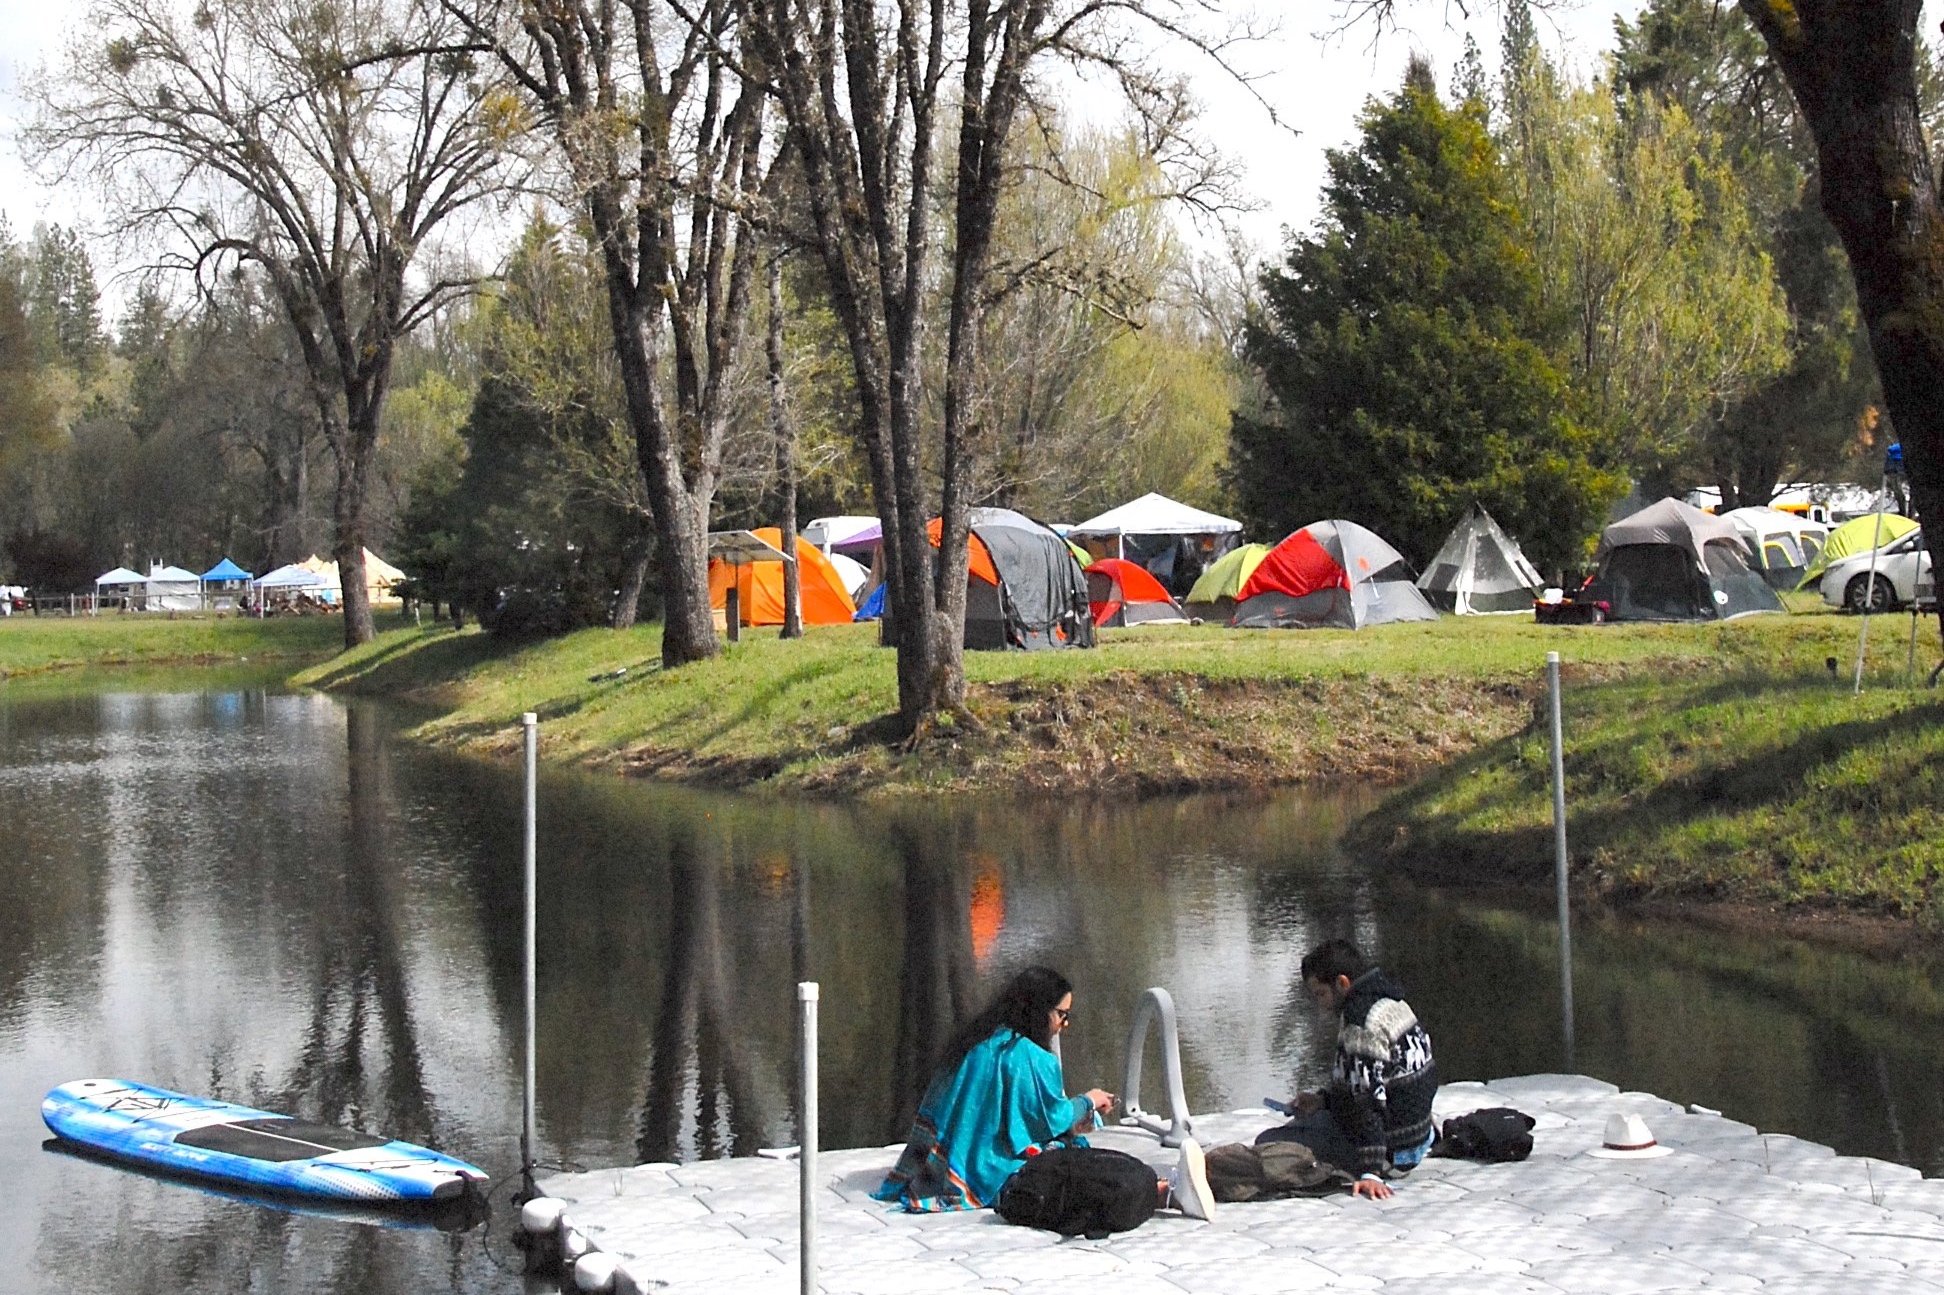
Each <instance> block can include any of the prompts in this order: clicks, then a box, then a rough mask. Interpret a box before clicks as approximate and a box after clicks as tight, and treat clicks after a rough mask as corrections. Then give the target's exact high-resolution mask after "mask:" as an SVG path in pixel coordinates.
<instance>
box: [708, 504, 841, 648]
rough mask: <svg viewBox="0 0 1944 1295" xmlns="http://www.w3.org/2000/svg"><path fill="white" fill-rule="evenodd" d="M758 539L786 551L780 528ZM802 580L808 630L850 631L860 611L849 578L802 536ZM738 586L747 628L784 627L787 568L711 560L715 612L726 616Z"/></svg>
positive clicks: (763, 531) (761, 530) (761, 532)
mask: <svg viewBox="0 0 1944 1295" xmlns="http://www.w3.org/2000/svg"><path fill="white" fill-rule="evenodd" d="M755 534H756V538H757V539H759V540H761V541H762V542H763V543H765V544H767V545H769V546H770V547H771V548H773V549H779V550H780V549H781V548H782V547H783V533H782V531H780V530H778V529H777V528H776V527H774V526H761V527H758V528H757V529H756V532H755ZM796 555H797V575H798V582H799V584H800V586H801V592H802V597H803V623H804V624H805V625H848V624H850V620H851V617H852V616H853V615H855V614H856V612H857V606H856V604H854V603H852V602H851V599H850V595H849V594H847V593H845V592H844V580H843V577H842V576H840V575H838V574H837V568H835V567H833V566H831V565H830V559H829V558H826V557H825V556H824V555H823V551H822V550H821V549H819V548H818V547H817V546H816V545H814V544H812V543H810V541H808V540H806V539H804V538H803V537H802V536H798V537H797V542H796ZM731 583H734V584H735V586H736V597H737V599H738V601H739V602H740V603H741V605H742V623H743V624H745V625H781V624H782V623H783V564H782V563H781V562H746V563H742V564H740V565H736V566H732V565H730V564H729V563H727V562H724V561H723V560H722V559H721V558H710V559H709V606H710V607H713V608H715V609H716V610H718V611H720V610H722V609H723V608H725V607H727V606H728V604H729V586H730V584H731Z"/></svg>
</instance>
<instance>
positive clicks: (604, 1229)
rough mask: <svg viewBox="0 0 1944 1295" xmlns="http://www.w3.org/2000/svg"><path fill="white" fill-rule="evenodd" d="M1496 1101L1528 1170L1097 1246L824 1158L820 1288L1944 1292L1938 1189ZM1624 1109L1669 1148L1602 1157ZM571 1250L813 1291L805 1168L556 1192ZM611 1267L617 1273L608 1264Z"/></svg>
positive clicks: (1434, 1164)
mask: <svg viewBox="0 0 1944 1295" xmlns="http://www.w3.org/2000/svg"><path fill="white" fill-rule="evenodd" d="M1487 1106H1512V1107H1516V1108H1518V1109H1519V1110H1522V1111H1524V1112H1526V1113H1527V1114H1529V1115H1531V1116H1533V1117H1534V1118H1535V1119H1536V1120H1537V1121H1538V1124H1537V1127H1536V1128H1535V1129H1534V1130H1533V1151H1532V1156H1531V1158H1530V1159H1529V1160H1526V1161H1523V1162H1520V1163H1516V1164H1474V1163H1470V1162H1466V1161H1459V1160H1442V1159H1434V1160H1428V1161H1426V1162H1425V1163H1424V1165H1423V1166H1422V1167H1421V1168H1419V1169H1418V1170H1417V1171H1415V1172H1414V1173H1412V1174H1411V1175H1410V1176H1408V1177H1407V1178H1405V1179H1403V1180H1401V1181H1400V1182H1398V1183H1396V1184H1394V1185H1395V1187H1396V1189H1397V1190H1396V1195H1395V1196H1393V1197H1392V1198H1391V1199H1389V1200H1387V1201H1368V1200H1353V1199H1351V1198H1350V1197H1349V1196H1348V1194H1347V1193H1346V1194H1345V1195H1342V1196H1332V1197H1325V1198H1321V1199H1299V1200H1286V1201H1272V1202H1265V1203H1260V1204H1244V1205H1223V1206H1221V1207H1220V1208H1219V1209H1218V1210H1217V1216H1216V1218H1215V1219H1214V1220H1213V1221H1212V1222H1206V1223H1204V1222H1198V1221H1196V1220H1193V1219H1188V1218H1184V1217H1182V1216H1181V1215H1178V1214H1175V1213H1173V1212H1163V1213H1160V1214H1157V1215H1155V1217H1154V1219H1153V1220H1152V1221H1151V1222H1149V1223H1147V1224H1146V1225H1144V1226H1142V1227H1141V1228H1139V1229H1137V1230H1136V1231H1133V1232H1126V1233H1121V1234H1118V1235H1116V1236H1113V1237H1110V1238H1108V1239H1106V1240H1104V1241H1087V1240H1084V1239H1073V1240H1066V1239H1063V1238H1061V1237H1058V1236H1056V1235H1054V1234H1052V1233H1049V1232H1037V1231H1033V1230H1031V1229H1028V1228H1019V1227H1013V1226H1010V1225H1008V1224H1006V1223H1005V1222H1003V1221H1002V1220H1000V1219H999V1218H998V1217H997V1216H996V1215H994V1214H993V1213H992V1212H991V1211H990V1210H981V1211H978V1212H975V1213H966V1214H942V1215H940V1214H934V1215H913V1214H905V1213H901V1212H898V1211H895V1210H893V1209H891V1208H889V1207H887V1206H885V1205H882V1204H880V1203H878V1202H877V1201H874V1200H872V1199H871V1196H870V1193H871V1192H872V1190H873V1189H875V1188H876V1187H877V1186H878V1184H879V1183H880V1182H881V1181H882V1180H883V1177H884V1173H885V1171H886V1170H887V1169H889V1168H890V1166H891V1163H892V1161H893V1160H894V1159H896V1156H897V1148H895V1147H893V1148H883V1147H872V1148H867V1149H864V1150H858V1151H822V1152H820V1153H819V1155H818V1158H817V1167H818V1170H819V1176H820V1177H821V1178H822V1179H823V1181H824V1183H825V1187H824V1190H823V1194H822V1198H821V1200H820V1201H819V1202H818V1206H817V1208H818V1218H817V1237H818V1241H817V1258H818V1274H817V1284H818V1288H819V1289H820V1290H823V1291H826V1292H829V1293H830V1295H913V1293H914V1292H927V1293H928V1295H929V1293H931V1292H960V1291H963V1292H972V1291H1058V1292H1060V1295H1199V1293H1202V1292H1206V1293H1208V1295H1281V1293H1282V1292H1298V1291H1381V1292H1384V1295H1473V1293H1474V1292H1476V1293H1477V1295H1568V1293H1570V1295H1645V1293H1646V1292H1660V1291H1668V1292H1673V1291H1682V1292H1686V1291H1699V1290H1722V1291H1759V1292H1762V1293H1763V1295H1810V1293H1812V1292H1813V1293H1815V1295H1827V1293H1829V1292H1840V1291H1851V1290H1854V1291H1869V1292H1871V1293H1872V1295H1893V1293H1899V1295H1900V1293H1902V1292H1912V1293H1913V1295H1914V1293H1917V1292H1924V1293H1927V1295H1940V1293H1944V1179H1926V1178H1924V1177H1923V1176H1922V1175H1921V1174H1920V1173H1919V1172H1918V1171H1917V1170H1916V1169H1913V1168H1911V1167H1909V1166H1907V1165H1899V1164H1894V1163H1892V1162H1890V1161H1886V1160H1872V1159H1866V1158H1861V1157H1856V1156H1839V1155H1837V1154H1835V1152H1833V1151H1832V1150H1831V1149H1830V1148H1828V1147H1826V1146H1821V1145H1819V1144H1817V1143H1813V1142H1805V1141H1803V1140H1801V1139H1800V1138H1795V1137H1790V1136H1788V1135H1786V1134H1773V1133H1763V1132H1761V1131H1759V1130H1757V1129H1755V1128H1752V1127H1750V1126H1749V1125H1747V1124H1742V1123H1738V1122H1737V1121H1734V1120H1731V1119H1726V1118H1724V1117H1722V1116H1720V1115H1718V1114H1714V1113H1711V1112H1707V1111H1703V1110H1701V1109H1699V1108H1694V1109H1691V1110H1690V1109H1683V1108H1682V1107H1680V1106H1677V1105H1675V1104H1674V1103H1672V1102H1669V1101H1665V1100H1663V1099H1661V1098H1658V1097H1655V1096H1653V1095H1651V1094H1648V1093H1626V1092H1621V1091H1619V1090H1618V1089H1616V1088H1615V1087H1614V1086H1613V1085H1611V1084H1607V1083H1603V1082H1601V1081H1599V1080H1596V1079H1589V1078H1586V1077H1584V1076H1579V1075H1529V1076H1524V1077H1520V1078H1513V1079H1500V1080H1494V1081H1492V1082H1491V1083H1488V1084H1480V1083H1455V1084H1448V1085H1446V1086H1445V1087H1444V1088H1443V1089H1442V1090H1441V1091H1440V1092H1439V1094H1438V1103H1437V1114H1438V1117H1439V1118H1440V1119H1445V1118H1448V1117H1450V1116H1453V1115H1457V1114H1461V1113H1463V1112H1465V1111H1469V1110H1475V1109H1478V1108H1481V1107H1487ZM1615 1112H1629V1113H1633V1114H1637V1115H1640V1116H1641V1117H1642V1118H1644V1119H1645V1120H1646V1122H1647V1124H1648V1126H1649V1127H1650V1128H1651V1130H1652V1131H1653V1134H1654V1137H1655V1138H1656V1140H1657V1141H1659V1142H1660V1143H1661V1144H1662V1145H1664V1146H1667V1147H1671V1148H1672V1149H1673V1151H1672V1154H1670V1155H1666V1156H1662V1157H1660V1158H1658V1159H1640V1160H1635V1159H1624V1160H1610V1159H1602V1158H1598V1157H1594V1156H1591V1155H1589V1154H1588V1152H1590V1151H1591V1150H1593V1149H1594V1148H1596V1147H1599V1146H1600V1145H1601V1141H1602V1136H1603V1132H1604V1129H1605V1125H1606V1120H1607V1117H1608V1116H1609V1115H1612V1114H1614V1113H1615ZM1277 1122H1278V1119H1277V1117H1276V1116H1274V1115H1273V1114H1271V1113H1270V1112H1268V1111H1265V1110H1260V1109H1258V1110H1251V1111H1236V1112H1232V1113H1229V1114H1220V1115H1208V1116H1196V1117H1195V1120H1194V1125H1195V1133H1196V1137H1197V1139H1198V1140H1199V1141H1200V1142H1201V1143H1202V1145H1203V1146H1214V1145H1216V1144H1218V1143H1222V1142H1246V1141H1250V1140H1253V1138H1254V1137H1255V1135H1256V1134H1257V1133H1258V1132H1259V1131H1261V1130H1262V1129H1264V1128H1267V1127H1269V1126H1271V1125H1273V1124H1275V1123H1277ZM1091 1140H1092V1141H1093V1142H1094V1143H1095V1144H1096V1145H1100V1146H1112V1147H1116V1148H1118V1149H1121V1150H1126V1151H1131V1152H1133V1153H1135V1154H1137V1155H1140V1156H1142V1157H1143V1158H1145V1159H1147V1160H1150V1161H1153V1162H1154V1163H1155V1164H1157V1165H1169V1164H1172V1163H1173V1161H1174V1155H1175V1153H1174V1152H1172V1151H1170V1150H1168V1149H1166V1148H1164V1147H1162V1146H1160V1145H1159V1143H1158V1141H1157V1140H1156V1138H1155V1137H1154V1136H1152V1135H1150V1134H1145V1133H1141V1132H1139V1131H1135V1130H1124V1129H1110V1130H1107V1131H1105V1132H1103V1133H1100V1134H1096V1135H1094V1136H1093V1138H1092V1139H1091ZM540 1185H541V1188H542V1190H543V1191H545V1192H546V1193H547V1194H548V1195H549V1196H552V1197H555V1198H558V1199H560V1200H561V1201H562V1202H564V1205H565V1209H564V1213H563V1216H562V1223H561V1227H562V1229H563V1233H564V1232H566V1231H568V1230H571V1232H572V1233H574V1234H577V1235H575V1236H573V1237H571V1238H570V1239H569V1245H570V1248H575V1249H577V1248H579V1247H580V1246H581V1245H586V1246H589V1247H591V1248H592V1249H594V1250H596V1251H599V1252H602V1253H603V1254H605V1255H607V1256H610V1257H611V1258H612V1260H613V1261H614V1267H615V1268H616V1269H617V1272H618V1281H617V1282H616V1286H617V1288H618V1289H620V1290H622V1291H628V1290H640V1291H656V1292H667V1295H702V1293H703V1292H709V1293H710V1295H718V1293H720V1292H726V1291H734V1292H737V1293H738V1295H789V1293H792V1292H797V1291H799V1290H800V1289H801V1288H800V1277H799V1272H798V1256H797V1235H798V1232H797V1228H798V1213H797V1211H798V1190H799V1184H798V1166H797V1164H796V1162H795V1161H794V1160H778V1159H770V1158H765V1157H756V1158H751V1159H737V1160H712V1161H702V1162H698V1163H694V1164H687V1165H674V1164H650V1165H637V1166H634V1167H632V1168H626V1169H611V1170H598V1171H594V1172H590V1173H581V1174H570V1175H562V1176H556V1177H552V1178H548V1179H545V1180H543V1181H542V1183H541V1184H540ZM600 1266H602V1267H605V1266H607V1265H606V1264H605V1263H603V1264H602V1265H600Z"/></svg>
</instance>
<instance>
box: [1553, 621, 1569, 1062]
mask: <svg viewBox="0 0 1944 1295" xmlns="http://www.w3.org/2000/svg"><path fill="white" fill-rule="evenodd" d="M1546 691H1547V693H1548V694H1549V695H1550V697H1551V703H1552V704H1551V710H1552V785H1553V787H1552V790H1553V884H1554V886H1555V887H1556V888H1557V890H1558V891H1559V1024H1560V1032H1561V1034H1562V1035H1563V1037H1564V1038H1565V1040H1566V1066H1567V1068H1568V1069H1569V1070H1570V1069H1571V1068H1572V1065H1573V927H1572V913H1571V910H1570V909H1569V907H1568V905H1567V903H1566V739H1565V729H1564V725H1563V724H1562V723H1561V722H1560V717H1559V653H1557V652H1548V653H1546Z"/></svg>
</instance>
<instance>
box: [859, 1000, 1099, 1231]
mask: <svg viewBox="0 0 1944 1295" xmlns="http://www.w3.org/2000/svg"><path fill="white" fill-rule="evenodd" d="M1072 1010H1073V986H1072V985H1070V984H1069V983H1067V979H1066V977H1065V976H1062V975H1061V974H1060V973H1059V972H1057V971H1054V970H1052V969H1050V968H1047V967H1028V968H1027V969H1026V970H1024V971H1022V972H1020V973H1019V974H1018V975H1017V976H1014V977H1013V978H1012V981H1011V983H1009V984H1008V985H1007V986H1006V987H1005V989H1004V990H1002V991H1001V992H1000V994H999V997H998V999H997V1000H995V1001H994V1002H993V1004H992V1005H991V1006H990V1007H988V1008H986V1010H985V1011H983V1012H981V1013H979V1014H978V1015H977V1016H975V1017H973V1018H972V1019H971V1020H970V1021H968V1022H967V1023H966V1024H965V1026H964V1027H963V1028H962V1029H960V1030H959V1032H958V1034H957V1035H955V1036H954V1037H953V1039H952V1043H951V1045H950V1046H949V1047H947V1048H946V1050H945V1057H944V1060H943V1061H941V1062H940V1064H939V1067H938V1071H937V1074H936V1075H934V1077H933V1078H932V1082H931V1086H930V1087H929V1088H928V1089H926V1091H925V1099H924V1101H923V1102H921V1103H920V1104H919V1107H918V1119H917V1121H916V1122H915V1123H914V1124H913V1125H912V1126H911V1139H910V1141H909V1142H908V1143H907V1144H906V1145H905V1149H904V1154H902V1155H900V1156H899V1157H898V1163H897V1165H896V1166H895V1167H894V1168H893V1169H892V1170H891V1173H890V1175H889V1176H888V1177H886V1178H885V1180H884V1185H883V1186H882V1187H880V1188H878V1190H877V1193H876V1196H877V1199H879V1200H881V1201H896V1202H898V1203H899V1204H901V1205H903V1206H904V1207H905V1208H906V1209H908V1210H911V1211H914V1212H919V1213H928V1212H931V1211H935V1210H977V1209H984V1208H986V1207H987V1206H990V1205H991V1204H993V1202H995V1201H997V1200H998V1199H999V1189H1000V1187H1001V1186H1003V1185H1004V1184H1005V1181H1006V1180H1007V1179H1008V1178H1010V1177H1012V1176H1013V1175H1014V1174H1015V1173H1017V1172H1019V1169H1020V1166H1022V1165H1024V1164H1025V1163H1026V1158H1027V1157H1028V1156H1029V1155H1031V1154H1033V1153H1034V1152H1035V1151H1037V1150H1038V1149H1040V1148H1042V1147H1044V1146H1045V1145H1046V1144H1047V1143H1049V1142H1052V1141H1053V1140H1054V1139H1056V1138H1062V1137H1066V1136H1068V1135H1070V1134H1078V1133H1081V1132H1083V1131H1085V1130H1086V1129H1090V1128H1092V1127H1093V1123H1094V1119H1095V1117H1096V1115H1097V1114H1100V1113H1104V1112H1105V1111H1106V1110H1107V1109H1108V1108H1109V1107H1111V1106H1112V1105H1113V1104H1114V1095H1113V1094H1112V1093H1110V1092H1107V1091H1105V1090H1104V1089H1099V1088H1090V1089H1088V1090H1087V1091H1086V1092H1085V1093H1084V1094H1082V1095H1080V1096H1078V1097H1068V1096H1067V1095H1066V1085H1065V1081H1064V1080H1063V1078H1062V1077H1061V1074H1060V1059H1059V1057H1057V1056H1055V1055H1054V1053H1053V1038H1054V1036H1055V1035H1057V1034H1059V1033H1060V1031H1062V1030H1064V1029H1065V1028H1066V1026H1067V1021H1068V1019H1069V1017H1070V1014H1071V1012H1072ZM1077 1140H1078V1141H1081V1142H1084V1141H1085V1140H1084V1139H1077Z"/></svg>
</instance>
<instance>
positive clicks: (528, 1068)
mask: <svg viewBox="0 0 1944 1295" xmlns="http://www.w3.org/2000/svg"><path fill="white" fill-rule="evenodd" d="M520 726H521V727H522V728H523V729H524V730H525V731H526V733H525V736H526V823H525V828H526V831H525V846H526V849H525V865H526V866H525V873H526V943H525V948H526V986H525V990H526V997H525V1004H526V1048H525V1077H524V1082H523V1084H522V1086H521V1093H520V1117H521V1118H520V1176H521V1178H522V1179H523V1180H524V1181H523V1183H522V1186H523V1187H524V1188H525V1189H526V1194H527V1195H528V1196H531V1195H533V1192H534V1185H533V1144H534V1141H535V1139H534V1136H533V1050H534V1049H533V984H534V974H533V967H534V931H535V921H534V909H535V904H536V899H537V894H536V892H537V884H536V877H535V867H534V855H535V839H536V833H535V831H534V824H535V820H536V819H537V817H538V811H537V808H536V805H535V802H536V800H537V799H538V793H539V775H538V772H537V770H538V762H539V761H538V757H539V750H540V717H539V716H538V715H536V714H534V712H532V711H528V712H526V714H524V715H522V716H520Z"/></svg>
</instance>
